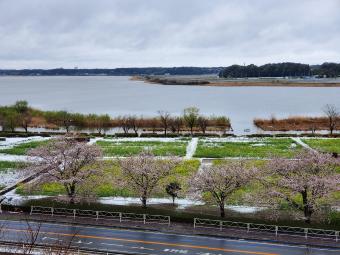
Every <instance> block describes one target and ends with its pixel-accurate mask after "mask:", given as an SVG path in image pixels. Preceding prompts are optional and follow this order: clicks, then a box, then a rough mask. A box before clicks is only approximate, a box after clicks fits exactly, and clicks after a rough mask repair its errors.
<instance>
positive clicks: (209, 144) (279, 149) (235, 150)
mask: <svg viewBox="0 0 340 255" xmlns="http://www.w3.org/2000/svg"><path fill="white" fill-rule="evenodd" d="M301 148H302V147H301V146H300V145H298V144H296V143H295V142H294V141H293V140H291V139H290V138H280V139H279V138H276V139H274V138H263V139H256V140H249V142H247V141H245V142H232V141H230V142H229V141H222V142H221V141H218V140H216V141H215V140H209V139H201V140H200V141H199V143H198V147H197V150H196V153H195V157H207V158H225V157H254V158H265V157H270V156H271V155H278V156H283V157H293V156H294V154H295V153H297V152H298V151H299V150H301Z"/></svg>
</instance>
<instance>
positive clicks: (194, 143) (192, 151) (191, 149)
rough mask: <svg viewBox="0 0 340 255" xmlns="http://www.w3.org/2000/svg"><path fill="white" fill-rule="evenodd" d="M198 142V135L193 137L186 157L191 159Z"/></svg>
mask: <svg viewBox="0 0 340 255" xmlns="http://www.w3.org/2000/svg"><path fill="white" fill-rule="evenodd" d="M197 144H198V138H197V137H194V138H192V139H191V141H190V142H189V143H188V146H187V153H186V155H185V158H186V159H191V158H192V157H193V156H194V155H195V152H196V148H197Z"/></svg>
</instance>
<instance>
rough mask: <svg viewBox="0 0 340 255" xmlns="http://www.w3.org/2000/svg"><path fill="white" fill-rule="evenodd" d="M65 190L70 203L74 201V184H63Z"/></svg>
mask: <svg viewBox="0 0 340 255" xmlns="http://www.w3.org/2000/svg"><path fill="white" fill-rule="evenodd" d="M65 187H66V190H67V195H68V197H69V199H70V204H74V203H75V194H76V187H75V185H74V184H71V185H69V186H67V185H65Z"/></svg>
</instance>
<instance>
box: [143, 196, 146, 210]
mask: <svg viewBox="0 0 340 255" xmlns="http://www.w3.org/2000/svg"><path fill="white" fill-rule="evenodd" d="M142 207H143V208H146V196H142Z"/></svg>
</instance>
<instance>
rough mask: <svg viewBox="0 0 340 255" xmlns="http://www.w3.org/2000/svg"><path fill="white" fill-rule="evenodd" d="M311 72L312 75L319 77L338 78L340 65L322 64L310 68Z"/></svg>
mask: <svg viewBox="0 0 340 255" xmlns="http://www.w3.org/2000/svg"><path fill="white" fill-rule="evenodd" d="M312 72H313V74H314V75H318V76H320V77H324V76H326V77H333V78H334V77H339V76H340V64H337V63H327V62H326V63H323V64H322V65H320V66H314V67H312Z"/></svg>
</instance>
